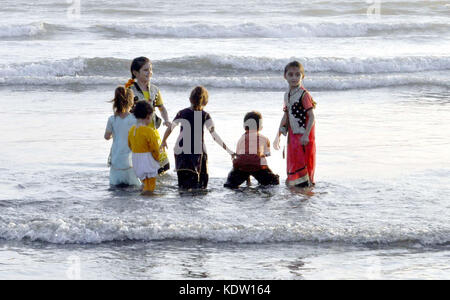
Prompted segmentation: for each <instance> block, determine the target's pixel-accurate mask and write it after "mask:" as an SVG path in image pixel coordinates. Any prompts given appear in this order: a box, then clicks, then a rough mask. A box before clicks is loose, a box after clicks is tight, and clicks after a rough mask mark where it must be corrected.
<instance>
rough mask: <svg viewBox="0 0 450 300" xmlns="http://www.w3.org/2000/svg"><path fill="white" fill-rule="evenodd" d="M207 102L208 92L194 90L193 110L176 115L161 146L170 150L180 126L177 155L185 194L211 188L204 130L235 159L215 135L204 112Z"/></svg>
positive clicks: (198, 89) (192, 95)
mask: <svg viewBox="0 0 450 300" xmlns="http://www.w3.org/2000/svg"><path fill="white" fill-rule="evenodd" d="M208 98H209V96H208V91H207V90H206V88H204V87H202V86H197V87H195V88H194V89H193V90H192V92H191V95H190V96H189V101H190V103H191V106H190V107H188V108H185V109H183V110H180V111H179V112H178V113H177V115H176V116H175V119H174V120H173V122H172V126H170V127H169V128H167V130H166V132H165V134H164V138H163V140H162V143H161V150H163V149H164V148H167V138H168V137H169V136H170V134H171V133H172V131H173V130H174V129H175V127H176V126H177V125H180V126H181V129H180V135H179V136H178V139H177V142H176V144H175V148H174V154H175V166H176V171H177V176H178V187H179V188H180V189H183V190H190V189H206V188H207V186H208V178H209V176H208V155H207V153H206V147H205V142H204V137H203V133H204V128H206V129H207V130H208V131H209V133H210V134H211V136H212V138H213V139H214V141H215V142H216V143H217V144H219V145H220V146H221V147H223V149H225V151H227V152H228V154H230V155H232V156H234V152H233V151H231V150H230V149H229V148H228V147H227V146H226V145H225V143H224V142H223V141H222V139H221V138H220V136H219V134H218V133H217V132H216V130H215V128H214V122H213V121H212V119H211V116H210V115H209V113H207V112H206V111H204V110H203V108H204V107H205V106H206V104H208Z"/></svg>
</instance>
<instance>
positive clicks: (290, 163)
mask: <svg viewBox="0 0 450 300" xmlns="http://www.w3.org/2000/svg"><path fill="white" fill-rule="evenodd" d="M130 71H131V79H130V80H129V81H128V82H127V83H126V84H125V86H119V87H117V88H116V90H115V96H114V99H113V100H112V103H113V110H114V115H112V116H110V117H109V119H108V123H107V126H106V130H105V139H107V140H109V139H111V138H113V144H112V147H111V152H110V156H109V159H108V164H109V166H110V176H109V179H110V184H111V185H114V186H116V185H136V186H139V185H142V189H143V192H144V193H151V192H153V191H154V190H155V187H156V177H157V176H159V175H162V174H163V173H164V172H166V171H167V170H169V168H170V164H169V160H168V156H167V152H166V149H167V139H168V137H169V136H170V134H171V133H172V131H173V130H174V129H175V128H176V126H178V125H180V134H179V136H178V139H177V141H176V143H175V148H174V153H175V170H176V172H177V177H178V186H179V188H180V189H186V190H190V189H205V188H206V187H207V185H208V168H207V163H208V155H207V153H206V148H205V144H204V129H207V130H208V131H209V133H210V134H211V136H212V137H213V139H214V141H215V142H216V143H217V144H219V145H220V146H221V147H222V148H223V149H224V150H225V151H226V152H228V154H229V155H231V158H232V160H233V169H232V170H231V171H230V173H229V174H228V178H227V181H226V183H225V184H224V186H225V187H228V188H238V187H239V186H240V185H241V184H242V183H244V182H245V181H247V182H249V180H250V176H253V177H254V178H255V179H256V180H257V181H258V182H259V184H261V185H277V184H279V176H278V175H275V174H274V173H273V172H272V171H271V170H270V168H269V167H268V165H267V160H266V157H267V156H269V155H270V142H269V140H268V139H267V137H265V136H263V135H262V134H260V130H261V129H262V116H261V114H260V113H259V112H257V111H251V112H248V113H247V114H246V115H245V116H244V129H245V133H244V134H243V135H242V136H241V138H240V139H239V141H238V144H237V149H236V152H234V151H232V150H231V149H230V148H228V147H227V145H226V144H225V143H224V142H223V141H222V139H221V138H220V136H219V134H218V133H217V132H216V130H215V128H214V122H213V121H212V118H211V116H210V114H209V113H207V112H206V111H204V108H205V106H206V105H207V104H208V98H209V96H208V91H207V90H206V89H205V88H204V87H202V86H197V87H195V88H194V89H193V90H192V92H191V94H190V96H189V101H190V106H189V107H187V108H185V109H183V110H180V111H179V112H178V113H177V114H176V116H175V118H174V119H173V121H172V122H170V120H169V116H168V113H167V110H166V108H165V107H164V103H163V100H162V97H161V92H160V90H159V88H158V87H157V86H155V85H153V84H150V79H151V77H152V64H151V62H150V60H149V59H148V58H146V57H138V58H135V59H134V60H133V62H132V64H131V67H130ZM304 76H305V73H304V68H303V66H302V65H301V63H299V62H297V61H293V62H291V63H289V64H287V65H286V67H285V70H284V78H285V79H286V81H287V83H288V85H289V91H288V92H286V93H285V97H284V107H283V117H282V119H281V122H280V127H279V130H278V132H277V135H276V138H275V141H274V145H273V146H274V148H275V149H276V150H279V148H280V137H281V135H282V134H283V135H287V138H288V141H287V146H288V148H287V184H288V185H289V186H299V187H308V186H311V185H314V169H315V156H316V146H315V133H314V127H315V126H314V123H315V120H314V112H313V108H315V105H316V103H315V102H314V100H313V99H312V97H311V96H310V94H309V92H308V91H306V90H305V89H304V88H303V85H302V80H303V78H304ZM156 107H157V108H158V110H159V111H160V114H161V116H162V118H163V120H161V118H159V117H158V116H157V115H156V113H155V108H156ZM161 124H163V125H165V126H166V127H167V129H166V131H165V133H164V137H163V139H162V140H161V137H160V135H159V132H158V128H159V127H160V126H161Z"/></svg>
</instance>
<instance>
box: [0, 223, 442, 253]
mask: <svg viewBox="0 0 450 300" xmlns="http://www.w3.org/2000/svg"><path fill="white" fill-rule="evenodd" d="M449 237H450V232H449V230H448V229H445V228H434V229H430V228H426V229H423V230H420V229H416V228H405V227H401V228H396V227H382V228H378V229H376V228H371V227H367V228H360V227H358V228H347V227H345V228H339V227H337V226H336V227H334V228H328V227H326V226H324V225H313V224H299V223H293V224H256V225H243V224H236V225H232V224H223V223H182V222H178V223H170V222H161V223H158V222H157V221H150V220H133V221H127V220H121V219H112V220H106V219H105V220H102V219H92V220H83V219H79V218H75V219H68V220H63V219H51V220H46V219H41V218H39V219H36V220H31V221H28V222H9V223H6V222H2V223H0V238H1V239H4V240H14V241H21V240H31V241H41V242H48V243H54V244H100V243H105V242H111V241H154V240H159V241H161V240H206V241H210V242H231V243H255V244H260V243H280V242H313V243H327V242H337V243H347V244H352V245H358V244H381V245H390V244H405V243H411V244H422V245H427V246H433V245H447V244H449V243H450V238H449Z"/></svg>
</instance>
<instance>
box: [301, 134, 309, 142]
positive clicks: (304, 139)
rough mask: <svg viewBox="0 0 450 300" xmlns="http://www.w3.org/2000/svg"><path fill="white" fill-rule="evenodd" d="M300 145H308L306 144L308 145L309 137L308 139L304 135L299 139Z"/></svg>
mask: <svg viewBox="0 0 450 300" xmlns="http://www.w3.org/2000/svg"><path fill="white" fill-rule="evenodd" d="M300 143H301V144H302V145H308V143H309V137H308V136H307V135H306V134H304V135H303V136H302V137H301V138H300Z"/></svg>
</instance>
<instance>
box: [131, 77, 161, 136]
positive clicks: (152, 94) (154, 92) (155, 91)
mask: <svg viewBox="0 0 450 300" xmlns="http://www.w3.org/2000/svg"><path fill="white" fill-rule="evenodd" d="M130 89H131V90H132V91H133V93H134V102H137V101H139V100H147V99H146V98H145V95H144V93H143V92H142V90H141V88H140V87H139V85H138V84H137V82H135V83H134V84H133V85H132V86H130ZM148 92H149V99H148V102H149V103H150V105H151V106H152V108H153V111H155V107H158V106H160V105H157V103H156V100H157V99H156V98H157V97H158V95H159V88H158V87H157V86H156V85H153V84H150V85H149V88H148ZM161 122H162V121H161V118H160V117H158V116H157V115H156V114H155V113H154V112H153V124H154V125H155V128H159V127H160V126H161Z"/></svg>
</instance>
